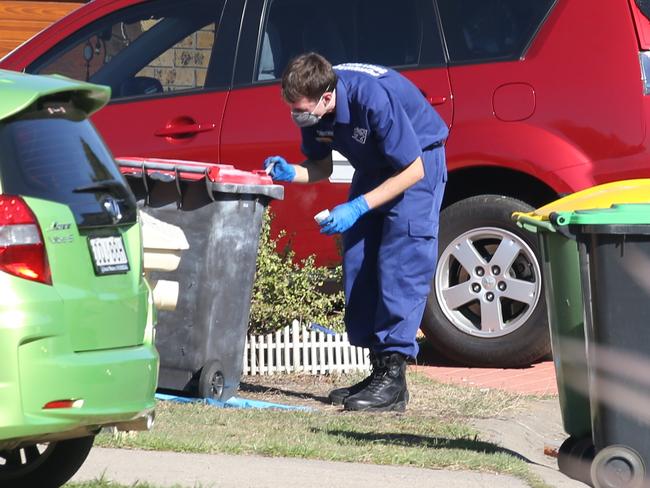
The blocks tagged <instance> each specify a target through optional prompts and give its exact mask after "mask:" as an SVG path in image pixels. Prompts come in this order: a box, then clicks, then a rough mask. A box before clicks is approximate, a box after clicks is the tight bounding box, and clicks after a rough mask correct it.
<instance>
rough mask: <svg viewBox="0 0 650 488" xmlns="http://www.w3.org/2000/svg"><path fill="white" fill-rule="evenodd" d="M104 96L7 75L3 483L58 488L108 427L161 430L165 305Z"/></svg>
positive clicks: (1, 77)
mask: <svg viewBox="0 0 650 488" xmlns="http://www.w3.org/2000/svg"><path fill="white" fill-rule="evenodd" d="M109 95H110V93H109V90H108V89H107V88H104V87H100V86H96V85H91V84H86V83H80V82H76V81H72V80H69V79H67V78H61V77H54V76H47V77H45V76H30V75H24V74H19V73H14V72H10V71H2V70H0V486H1V487H3V488H7V487H14V486H15V487H38V488H49V487H58V486H61V485H62V484H64V483H65V482H66V481H67V480H68V479H69V478H70V477H72V475H73V474H74V473H75V472H76V471H77V470H78V469H79V467H80V466H81V464H82V463H83V462H84V460H85V459H86V457H87V455H88V452H89V451H90V448H91V447H92V444H93V440H94V436H95V435H96V434H97V433H98V432H99V430H100V429H101V428H102V427H108V426H115V427H117V429H119V430H143V429H148V428H150V426H151V424H152V421H153V413H154V392H155V388H156V383H157V379H158V354H157V352H156V350H155V348H154V345H153V344H154V337H153V334H154V321H155V315H154V308H153V304H152V299H151V293H150V289H149V287H148V285H147V283H146V281H145V280H144V278H143V269H142V261H143V259H142V237H141V230H140V224H139V222H138V214H137V208H136V202H135V198H134V197H133V194H132V193H131V191H130V189H129V187H128V185H127V184H126V182H125V180H124V179H123V177H122V176H121V174H120V172H119V170H118V168H117V166H116V165H115V163H114V161H113V158H112V156H111V154H110V152H109V151H108V150H107V148H106V146H105V144H104V142H103V141H102V139H101V138H100V137H99V135H98V134H97V132H96V131H95V129H94V127H93V125H92V124H91V123H90V121H88V119H87V118H88V116H89V115H90V114H92V113H93V112H95V111H96V110H98V109H100V108H101V107H102V106H103V105H104V104H105V103H106V102H107V101H108V99H109Z"/></svg>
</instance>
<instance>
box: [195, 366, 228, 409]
mask: <svg viewBox="0 0 650 488" xmlns="http://www.w3.org/2000/svg"><path fill="white" fill-rule="evenodd" d="M222 370H223V368H222V367H221V364H220V363H219V361H211V362H209V363H206V364H205V366H203V369H201V375H200V376H199V396H201V397H203V398H214V399H215V400H227V398H222V397H223V392H224V387H225V384H226V383H225V379H224V375H223V371H222Z"/></svg>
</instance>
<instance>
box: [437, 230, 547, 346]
mask: <svg viewBox="0 0 650 488" xmlns="http://www.w3.org/2000/svg"><path fill="white" fill-rule="evenodd" d="M541 281H542V280H541V270H540V267H539V263H538V262H537V258H536V256H535V253H534V252H533V250H532V249H531V248H530V246H529V245H528V244H527V243H526V242H525V241H524V240H523V239H522V238H521V237H519V236H517V235H516V234H514V233H512V232H509V231H507V230H505V229H502V228H499V227H480V228H476V229H471V230H470V231H468V232H466V233H464V234H462V235H460V236H459V237H457V238H456V239H455V240H453V241H452V242H450V243H449V245H448V246H447V247H446V249H445V250H444V251H443V252H442V253H441V255H440V262H439V264H438V268H437V270H436V276H435V281H434V284H435V293H436V298H437V300H438V303H439V304H440V308H441V310H442V311H443V313H444V314H445V316H446V317H447V319H448V320H449V321H450V322H451V323H452V324H453V325H454V327H456V328H458V329H459V330H461V331H462V332H464V333H467V334H470V335H473V336H477V337H488V338H491V337H500V336H504V335H507V334H511V333H512V332H514V331H515V330H517V329H518V328H519V327H521V326H523V325H524V324H525V323H526V321H527V320H528V318H529V317H530V316H531V314H532V313H533V311H534V310H535V307H536V306H537V302H538V301H539V298H540V295H541Z"/></svg>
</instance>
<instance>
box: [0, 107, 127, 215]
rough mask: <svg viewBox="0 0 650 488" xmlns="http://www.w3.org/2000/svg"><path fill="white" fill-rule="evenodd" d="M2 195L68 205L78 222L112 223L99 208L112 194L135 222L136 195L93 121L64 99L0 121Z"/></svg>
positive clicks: (125, 213)
mask: <svg viewBox="0 0 650 488" xmlns="http://www.w3.org/2000/svg"><path fill="white" fill-rule="evenodd" d="M0 179H1V181H2V191H3V193H6V194H10V195H21V196H28V197H35V198H41V199H44V200H50V201H55V202H58V203H63V204H66V205H68V206H70V209H71V210H72V212H73V213H74V215H75V217H76V221H77V224H78V225H80V226H96V225H111V224H112V223H113V221H112V219H111V217H110V215H108V214H107V213H106V212H105V210H104V208H103V201H102V198H104V197H105V196H107V195H111V196H113V197H114V198H115V200H116V201H117V202H118V204H119V206H120V210H121V213H122V214H123V216H124V219H123V220H122V222H135V218H136V210H135V199H134V198H133V196H132V194H131V192H130V190H129V189H128V187H127V184H126V182H125V181H124V178H123V177H122V175H121V173H120V171H119V169H118V168H117V166H116V164H115V162H114V161H113V158H112V156H111V154H110V153H109V151H108V150H107V149H106V146H105V145H104V142H103V141H102V140H101V138H100V137H99V135H98V134H97V132H96V131H95V129H94V127H93V126H92V124H91V123H90V122H89V121H88V120H87V119H86V118H85V115H84V114H83V113H82V112H79V111H78V110H76V109H75V108H74V106H72V105H71V104H70V103H69V102H65V101H63V102H59V101H52V102H46V103H43V104H41V106H39V107H37V108H35V110H29V111H27V112H26V113H23V114H21V115H19V116H16V117H14V118H12V119H9V120H6V121H3V122H1V123H0Z"/></svg>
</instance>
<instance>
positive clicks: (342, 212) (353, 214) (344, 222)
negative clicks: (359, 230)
mask: <svg viewBox="0 0 650 488" xmlns="http://www.w3.org/2000/svg"><path fill="white" fill-rule="evenodd" d="M368 210H370V208H369V207H368V202H366V199H365V198H364V197H363V195H361V196H359V197H357V198H355V199H354V200H352V201H350V202H346V203H342V204H341V205H337V206H336V207H334V210H332V211H331V212H330V215H329V217H327V218H326V219H325V220H324V221H323V222H321V224H320V226H321V230H320V231H321V234H327V235H332V234H338V233H343V232H345V231H346V230H348V229H349V228H350V227H352V226H353V225H354V223H355V222H356V221H357V220H359V218H360V217H361V216H362V215H363V214H365V213H366V212H367V211H368Z"/></svg>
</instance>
